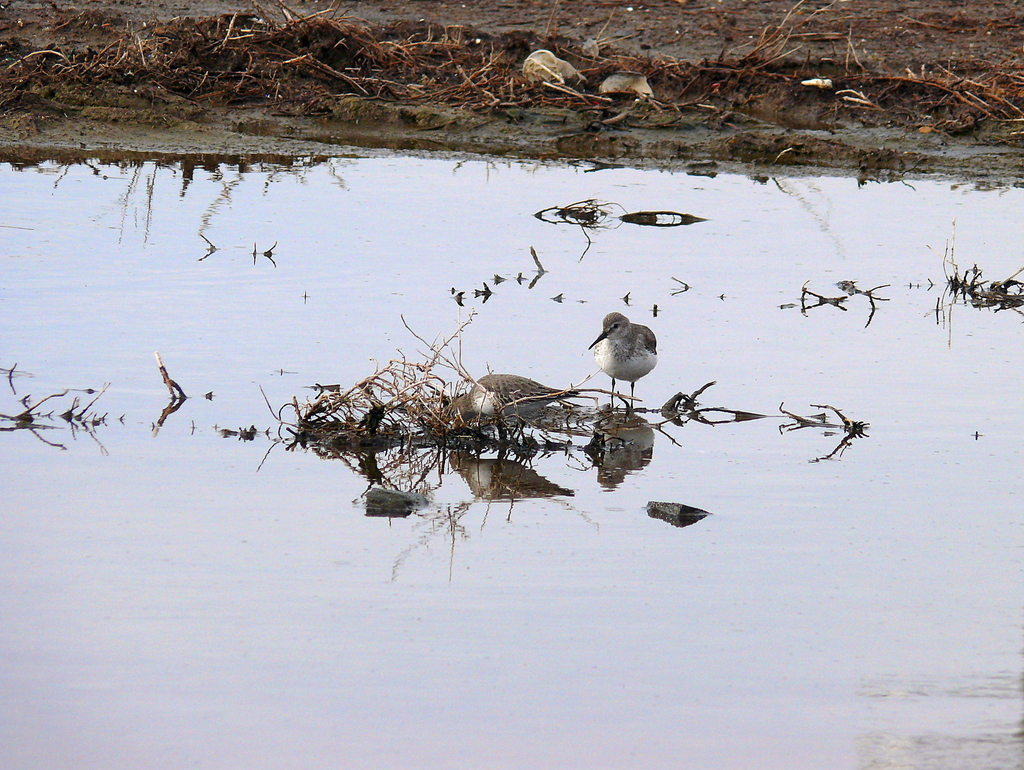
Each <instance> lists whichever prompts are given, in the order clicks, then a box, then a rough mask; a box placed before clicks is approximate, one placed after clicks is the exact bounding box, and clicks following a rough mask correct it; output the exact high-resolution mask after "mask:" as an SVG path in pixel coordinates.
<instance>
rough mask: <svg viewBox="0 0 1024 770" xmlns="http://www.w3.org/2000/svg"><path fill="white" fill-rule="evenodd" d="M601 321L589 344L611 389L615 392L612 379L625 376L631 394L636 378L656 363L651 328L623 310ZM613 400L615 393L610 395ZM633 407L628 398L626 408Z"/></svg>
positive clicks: (630, 408) (627, 409)
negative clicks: (595, 337)
mask: <svg viewBox="0 0 1024 770" xmlns="http://www.w3.org/2000/svg"><path fill="white" fill-rule="evenodd" d="M602 323H603V326H604V329H603V330H602V331H601V334H600V336H599V337H598V338H597V339H596V340H594V342H593V344H592V345H591V346H590V347H591V348H592V349H593V351H594V359H595V360H596V361H597V365H598V366H600V367H601V370H602V371H603V372H604V373H605V374H607V375H608V376H609V377H611V378H612V393H614V392H615V380H626V381H627V382H629V395H630V396H632V395H633V388H634V387H635V386H636V381H637V380H639V379H640V378H641V377H643V376H644V375H645V374H647V373H648V372H650V371H651V369H653V368H654V367H655V365H656V364H657V363H658V340H657V338H656V337H655V336H654V332H652V331H651V330H650V329H648V328H647V327H646V326H642V325H641V324H632V323H630V322H629V319H628V318H626V316H624V315H622V313H609V314H608V315H606V316H605V317H604V321H603V322H602ZM623 400H625V399H623ZM614 401H615V396H612V402H613V403H614ZM632 410H633V402H632V401H629V402H628V403H627V404H626V411H632Z"/></svg>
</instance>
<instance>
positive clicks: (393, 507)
mask: <svg viewBox="0 0 1024 770" xmlns="http://www.w3.org/2000/svg"><path fill="white" fill-rule="evenodd" d="M429 503H430V501H429V500H427V498H425V497H424V496H423V495H420V494H417V493H416V492H400V491H399V490H397V489H384V488H382V487H374V488H373V489H371V490H370V491H369V492H367V493H366V515H367V516H387V517H388V518H392V519H396V518H405V517H406V516H408V515H409V514H410V513H412V512H413V511H415V510H417V509H419V508H423V507H425V506H426V505H428V504H429Z"/></svg>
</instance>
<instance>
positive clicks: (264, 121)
mask: <svg viewBox="0 0 1024 770" xmlns="http://www.w3.org/2000/svg"><path fill="white" fill-rule="evenodd" d="M834 5H836V4H833V6H834ZM613 6H614V7H613ZM876 6H877V7H876ZM886 7H888V6H887V4H886V3H878V2H874V3H865V4H860V5H859V6H858V8H857V9H846V8H841V9H833V8H832V6H829V7H827V8H825V9H823V10H822V9H819V10H817V11H811V12H803V11H801V12H798V13H794V11H793V6H792V5H790V4H784V3H764V4H758V6H757V7H756V8H751V7H750V4H743V3H738V2H737V3H730V2H725V3H719V4H717V5H716V6H714V7H712V6H710V5H707V6H702V5H701V3H699V2H683V3H678V2H665V3H653V4H649V5H646V6H636V7H633V6H629V8H630V9H631V10H630V11H628V12H627V11H625V10H623V9H620V8H618V7H617V6H615V5H614V4H613V5H612V6H607V7H605V6H595V7H593V8H588V9H587V10H586V11H579V9H576V11H575V12H574V14H568V11H567V10H566V9H559V8H558V6H557V5H556V6H555V10H554V11H553V10H552V6H551V5H550V4H539V3H525V2H514V3H504V4H499V3H486V2H485V3H481V4H478V5H475V6H474V7H473V8H472V9H465V8H462V7H461V6H449V5H447V4H444V3H435V2H423V3H420V4H417V5H416V7H415V8H414V9H411V11H415V12H416V13H413V15H412V16H409V13H410V10H409V9H402V10H392V11H384V10H381V9H379V8H375V7H373V6H368V5H363V4H359V3H356V4H353V5H349V6H346V7H345V9H339V8H337V7H336V6H327V5H326V4H317V3H314V2H310V3H303V4H301V6H297V7H296V8H288V7H287V6H284V5H283V4H278V7H277V8H276V9H275V10H274V11H273V12H271V11H268V10H267V9H260V10H261V11H262V14H260V13H256V12H254V10H253V8H254V6H232V5H231V4H228V3H218V2H203V3H186V4H184V5H180V4H179V5H173V6H172V5H169V4H157V5H156V6H154V7H149V6H143V5H142V4H139V3H127V4H115V3H111V2H89V3H85V4H83V6H82V7H69V8H64V9H57V8H54V7H52V6H48V5H44V4H42V3H32V2H20V3H9V4H8V5H7V6H6V7H4V8H3V10H0V57H2V61H0V64H2V66H0V72H2V73H3V75H2V76H0V157H2V158H3V159H5V160H7V161H9V162H14V163H32V162H37V161H42V160H60V161H67V162H72V161H77V160H84V159H98V160H103V161H107V160H109V161H117V160H125V159H129V160H131V159H137V160H147V159H152V160H158V161H168V162H171V161H174V160H176V159H179V158H184V157H194V156H204V157H207V158H208V159H210V160H211V161H213V160H214V159H218V158H219V159H221V160H223V161H225V162H232V163H236V162H237V163H246V162H248V163H252V162H259V161H273V162H292V160H293V159H296V158H301V159H304V161H303V162H311V161H312V162H315V161H316V159H319V158H327V157H333V156H338V155H347V154H351V153H353V152H354V151H355V150H354V149H353V148H364V149H369V150H375V149H379V150H401V151H413V152H451V153H458V154H467V153H473V154H486V155H490V156H500V157H508V158H531V159H552V160H553V159H562V160H577V161H586V162H592V163H595V164H597V165H600V164H606V163H611V164H617V165H654V166H658V167H662V168H671V169H677V170H685V171H688V172H690V173H694V174H713V173H717V172H720V171H736V172H742V173H755V174H759V173H760V174H766V175H770V174H772V173H780V172H783V171H784V172H785V173H786V174H801V173H815V174H818V173H828V174H843V175H855V176H857V177H858V178H859V179H861V180H863V181H892V180H897V179H911V178H917V177H923V176H935V175H938V176H943V177H952V178H958V179H967V180H971V181H973V182H975V183H977V184H981V185H991V186H1007V185H1016V184H1019V183H1021V181H1022V180H1024V160H1022V158H1024V155H1022V152H1021V146H1022V142H1021V137H1020V136H1019V134H1020V133H1021V131H1020V126H1021V125H1024V111H1022V108H1024V86H1022V87H1020V88H1018V86H1017V83H1018V82H1020V83H1021V84H1024V77H1022V75H1021V73H1022V72H1024V62H1022V60H1021V57H1020V56H1019V55H1018V53H1019V52H1020V51H1021V47H1020V40H1018V38H1020V37H1021V30H1020V29H1019V28H1018V27H1016V26H1014V25H1015V23H1016V22H1017V21H1024V16H1021V17H1020V18H1018V17H1017V16H1015V15H1014V11H1015V7H1014V6H1013V5H1012V4H1007V3H994V4H992V5H991V6H988V7H986V8H985V9H981V10H971V11H969V10H964V9H957V8H956V7H955V6H954V5H953V4H950V3H944V2H931V3H917V4H912V7H907V6H906V4H901V5H900V6H899V9H903V11H904V12H903V13H896V11H897V6H896V5H892V6H891V8H889V10H890V11H892V12H893V14H894V15H893V16H892V18H891V19H890V24H889V25H888V26H880V24H879V21H878V16H877V14H878V13H880V12H882V11H884V10H885V8H886ZM638 9H639V11H640V12H642V14H643V15H641V14H640V13H639V12H638ZM840 11H841V13H840ZM181 12H184V13H185V14H186V15H181ZM356 13H361V14H362V15H355V14H356ZM588 13H589V14H590V16H589V17H587V14H588ZM857 13H859V14H860V15H859V16H858V15H857ZM403 14H404V16H403ZM547 14H550V16H548V15H547ZM567 14H568V15H567ZM968 14H974V16H969V15H968ZM979 14H983V15H981V16H979ZM513 18H514V19H526V18H532V19H535V20H538V19H541V18H543V19H544V22H543V23H541V22H540V21H537V22H536V23H525V22H522V21H519V22H514V21H510V19H513ZM638 19H640V20H641V21H644V22H645V23H646V26H644V25H643V24H640V23H639V22H638ZM652 20H653V21H654V22H656V23H650V22H651V21H652ZM716 20H717V21H716ZM599 24H602V26H600V27H598V25H599ZM716 24H717V26H716ZM469 25H473V26H469ZM677 28H678V29H677ZM599 29H600V30H604V32H603V33H601V34H603V35H604V37H600V36H599V35H596V34H595V33H597V32H598V31H599ZM672 29H677V31H678V30H688V32H689V34H683V33H680V34H676V35H674V36H673V35H671V34H669V33H670V31H671V30H672ZM702 30H703V32H704V33H705V34H703V35H700V34H697V32H700V31H702ZM840 30H842V31H843V32H842V34H840ZM613 32H614V33H618V34H613ZM659 33H661V34H663V37H661V38H659V37H658V35H659ZM744 33H746V34H744ZM588 35H593V36H590V37H588ZM716 35H717V37H716ZM226 41H230V45H228V44H227V42H226ZM595 41H600V42H601V45H600V46H599V48H598V49H595V48H594V47H593V44H594V42H595ZM605 41H608V42H605ZM730 43H731V44H735V45H734V46H733V48H732V49H728V48H727V44H730ZM844 43H845V45H846V47H847V50H846V55H845V58H843V57H842V56H841V54H842V50H841V49H842V45H843V44H844ZM540 46H547V47H549V48H550V49H552V50H555V51H556V52H557V53H558V54H559V55H560V56H563V57H565V58H566V59H567V60H570V61H573V63H574V64H575V65H576V66H577V67H579V68H580V70H581V72H583V74H584V75H585V76H586V78H587V79H586V81H585V82H583V83H567V84H565V85H564V87H562V88H559V84H555V87H551V86H549V85H546V84H536V83H527V82H526V81H525V80H524V79H523V78H522V76H521V62H522V60H523V57H524V55H525V53H526V52H528V51H529V50H535V49H536V48H537V47H540ZM716 46H717V47H718V50H719V53H718V54H717V56H716V57H715V58H707V57H709V56H710V55H711V53H710V52H711V51H713V50H714V49H715V47H716ZM857 47H859V49H860V52H859V53H858V50H857ZM595 50H596V51H597V52H596V53H595ZM587 51H589V53H587ZM851 51H852V52H853V56H852V57H851ZM1000 52H1003V53H1004V54H1005V55H1003V57H1002V59H1001V60H999V61H997V60H996V57H997V56H998V55H999V53H1000ZM1006 52H1010V53H1006ZM699 56H704V57H705V58H704V59H698V57H699ZM926 62H927V63H926ZM616 71H642V72H643V73H644V74H645V75H646V77H647V78H648V80H649V81H650V83H651V85H652V87H653V89H654V95H655V98H654V99H652V100H650V101H647V100H643V99H637V98H636V97H635V96H633V95H623V94H616V95H612V96H602V95H598V94H597V92H596V83H597V82H599V80H600V78H602V77H604V76H606V75H607V74H608V73H610V72H616ZM915 73H918V74H915ZM823 75H828V76H829V77H828V78H827V79H826V78H823V77H822V76H823ZM812 76H814V77H813V78H812V80H813V81H814V82H818V81H821V82H827V83H829V87H828V88H821V87H815V86H809V85H807V83H808V82H811V81H809V80H808V78H811V77H812ZM851 94H852V95H851ZM1018 114H1019V115H1021V118H1020V119H1017V118H1016V117H1015V116H1016V115H1018Z"/></svg>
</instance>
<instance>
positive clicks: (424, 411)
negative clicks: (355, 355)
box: [281, 314, 473, 447]
mask: <svg viewBox="0 0 1024 770" xmlns="http://www.w3.org/2000/svg"><path fill="white" fill-rule="evenodd" d="M472 319H473V315H472V314H470V316H469V317H468V318H467V319H466V320H465V321H463V322H462V323H461V324H459V326H458V328H457V329H456V331H455V332H454V333H453V334H452V335H451V336H449V337H447V338H445V339H441V340H438V341H435V342H433V343H429V342H426V341H425V340H423V339H422V338H421V337H419V336H418V335H416V333H415V332H412V330H411V329H410V332H412V333H413V335H414V336H416V338H417V339H418V340H420V342H423V343H424V344H425V345H427V348H428V350H427V352H426V353H425V354H424V358H423V360H421V361H410V360H408V359H407V358H405V357H402V358H395V359H392V360H390V361H388V363H387V364H385V365H383V366H378V367H377V370H376V371H375V372H374V373H373V374H371V375H370V376H369V377H366V378H364V379H362V380H360V381H359V382H357V383H356V384H355V385H352V386H351V387H349V388H346V389H342V388H340V387H330V388H325V387H320V388H319V392H318V393H317V395H316V397H315V398H313V399H312V400H311V401H307V402H305V403H300V402H299V401H298V399H297V398H293V399H292V401H291V403H289V404H286V405H285V407H284V408H282V410H281V411H282V412H283V411H285V410H291V411H292V412H293V414H294V418H295V421H294V423H293V424H291V426H290V430H291V432H292V433H293V435H294V437H295V440H296V442H298V443H302V444H305V443H306V442H308V441H313V442H320V441H323V440H330V441H332V442H335V443H337V442H341V443H343V444H346V445H352V444H355V445H372V446H378V447H379V446H388V445H391V444H396V443H401V442H409V441H413V440H416V439H422V441H423V443H425V444H438V443H444V441H445V439H446V438H447V437H448V436H449V434H451V433H452V432H453V431H456V430H458V429H461V428H463V427H465V426H464V424H463V423H462V422H461V421H459V420H458V419H456V418H455V417H454V416H453V415H452V414H451V412H450V411H449V409H448V406H449V404H451V402H452V401H453V400H454V398H455V396H456V394H457V391H458V390H465V389H466V388H468V387H470V386H472V382H473V381H472V378H471V377H470V376H469V375H468V374H467V373H466V372H465V369H463V367H462V364H461V361H460V353H459V347H460V346H461V337H462V331H463V329H465V327H466V326H467V325H468V324H469V323H470V322H471V321H472ZM406 328H407V329H408V328H409V327H408V326H406ZM445 371H448V372H452V373H454V374H456V375H457V377H456V378H455V380H454V382H449V381H448V380H446V379H445V377H443V376H442V373H444V372H445Z"/></svg>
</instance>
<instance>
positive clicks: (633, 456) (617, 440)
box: [586, 412, 654, 489]
mask: <svg viewBox="0 0 1024 770" xmlns="http://www.w3.org/2000/svg"><path fill="white" fill-rule="evenodd" d="M586 452H587V455H588V456H589V457H590V459H591V460H592V461H593V463H594V465H595V466H597V481H598V483H599V484H600V485H601V486H602V487H605V488H606V489H615V488H616V487H617V486H619V484H621V483H622V482H623V481H624V480H625V479H626V476H628V475H629V474H631V473H634V472H636V471H639V470H642V469H644V468H646V467H647V466H648V465H649V464H650V462H651V458H652V457H653V456H654V427H653V426H652V425H651V424H650V423H649V422H647V420H645V419H644V418H643V417H641V416H639V415H638V414H636V413H635V412H633V413H627V414H622V413H611V414H610V415H609V416H608V418H607V419H606V420H604V421H603V422H601V423H600V424H599V425H598V426H597V430H596V431H595V432H594V437H593V438H592V439H591V441H590V443H589V444H588V445H587V448H586Z"/></svg>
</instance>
